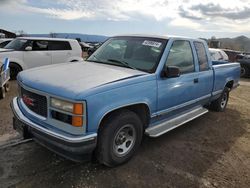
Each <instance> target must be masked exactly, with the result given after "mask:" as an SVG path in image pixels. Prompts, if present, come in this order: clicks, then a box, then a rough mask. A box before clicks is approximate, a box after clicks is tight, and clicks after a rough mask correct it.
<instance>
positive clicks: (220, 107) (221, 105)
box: [210, 87, 229, 112]
mask: <svg viewBox="0 0 250 188" xmlns="http://www.w3.org/2000/svg"><path fill="white" fill-rule="evenodd" d="M228 99H229V88H227V87H226V88H225V89H224V90H223V92H222V94H221V96H220V97H219V98H218V99H216V100H215V101H213V102H212V103H211V105H210V108H211V109H212V110H214V111H217V112H223V111H225V109H226V107H227V102H228Z"/></svg>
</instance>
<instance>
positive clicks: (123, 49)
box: [87, 37, 167, 73]
mask: <svg viewBox="0 0 250 188" xmlns="http://www.w3.org/2000/svg"><path fill="white" fill-rule="evenodd" d="M166 43H167V40H166V39H159V38H149V37H146V38H145V37H114V38H111V39H109V40H108V41H106V42H105V43H104V44H103V45H102V46H101V47H100V48H98V50H97V51H96V52H94V53H93V54H92V55H91V56H90V57H89V58H88V59H87V61H92V62H96V63H103V64H112V65H116V66H122V67H127V68H131V69H137V70H142V71H145V72H149V73H153V72H155V70H156V68H157V66H158V63H159V61H160V58H161V55H162V53H163V50H164V48H165V46H166Z"/></svg>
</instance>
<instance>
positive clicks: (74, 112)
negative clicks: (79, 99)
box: [50, 98, 86, 127]
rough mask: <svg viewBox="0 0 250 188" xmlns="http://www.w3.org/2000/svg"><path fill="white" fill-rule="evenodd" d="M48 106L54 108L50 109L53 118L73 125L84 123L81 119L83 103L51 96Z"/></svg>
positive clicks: (77, 125)
mask: <svg viewBox="0 0 250 188" xmlns="http://www.w3.org/2000/svg"><path fill="white" fill-rule="evenodd" d="M50 106H51V107H52V108H53V109H54V110H53V109H52V111H51V112H52V113H51V115H52V118H53V119H56V120H59V121H62V122H64V123H68V124H71V125H72V126H75V127H80V126H83V124H85V123H86V121H84V119H83V116H84V108H85V107H84V104H83V103H73V102H69V101H64V100H61V99H56V98H51V100H50ZM59 110H60V111H59ZM63 112H65V113H63Z"/></svg>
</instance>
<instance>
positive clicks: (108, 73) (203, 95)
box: [18, 36, 240, 134]
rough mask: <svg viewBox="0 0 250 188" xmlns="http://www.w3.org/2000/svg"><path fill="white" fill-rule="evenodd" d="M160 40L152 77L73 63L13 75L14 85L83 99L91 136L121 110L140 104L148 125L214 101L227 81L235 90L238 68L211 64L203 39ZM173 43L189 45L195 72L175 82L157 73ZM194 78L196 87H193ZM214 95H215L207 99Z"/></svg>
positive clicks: (123, 69)
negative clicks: (201, 56)
mask: <svg viewBox="0 0 250 188" xmlns="http://www.w3.org/2000/svg"><path fill="white" fill-rule="evenodd" d="M154 37H157V36H154ZM163 39H166V40H168V43H167V46H166V47H165V50H164V53H163V54H162V56H161V59H160V62H159V65H158V67H157V69H156V71H155V73H152V74H150V73H146V72H142V71H137V70H132V69H128V68H124V67H117V66H112V65H103V64H97V63H91V62H78V63H68V64H60V65H52V66H45V67H42V68H35V69H31V70H27V71H23V72H21V73H20V74H19V76H18V81H19V82H22V84H23V85H25V86H27V87H30V88H33V89H35V90H39V91H42V92H44V93H47V94H48V95H51V96H58V97H60V98H64V99H65V100H74V101H83V100H84V101H86V104H87V130H88V132H86V133H82V134H88V133H90V132H91V133H92V132H97V130H98V127H99V124H100V122H101V120H102V118H103V117H104V116H105V115H106V114H107V113H109V112H111V111H113V110H115V109H118V108H121V107H125V106H129V105H134V104H144V105H146V106H147V107H148V109H149V111H150V116H151V117H152V119H151V121H150V122H151V124H150V125H149V126H154V125H155V124H157V123H159V122H162V121H164V120H166V119H168V118H170V117H171V116H176V115H178V114H179V113H182V112H183V111H184V110H186V109H189V108H192V107H194V106H197V105H205V104H207V103H209V102H211V101H212V100H215V99H217V98H218V97H219V96H220V95H219V94H220V93H219V92H220V91H222V90H223V89H224V87H225V85H226V84H227V83H228V82H230V81H233V82H234V86H237V84H238V82H239V76H240V65H239V64H238V63H232V64H227V63H225V64H216V65H213V64H212V61H211V58H210V53H209V51H208V47H207V44H206V43H205V42H204V41H202V40H196V39H195V40H194V39H189V38H180V37H169V38H167V37H163ZM175 40H187V41H189V42H190V43H191V48H192V50H193V57H194V64H195V71H194V72H192V73H188V74H183V75H181V76H180V77H176V78H163V77H161V72H162V69H163V67H164V65H165V62H166V59H167V57H168V54H169V51H170V48H171V45H172V43H173V42H174V41H175ZM194 41H198V42H201V43H203V45H204V46H205V48H206V53H207V59H208V62H209V69H208V70H206V71H201V72H200V71H199V65H198V58H197V54H196V51H195V48H194V44H193V42H194ZM196 78H197V79H198V80H199V81H198V83H194V80H195V79H196ZM216 92H217V93H218V94H216V95H215V96H213V93H216ZM24 113H25V112H24ZM27 116H29V115H27ZM34 121H35V120H34ZM37 123H39V122H37ZM66 131H67V130H66ZM68 133H70V129H69V130H68Z"/></svg>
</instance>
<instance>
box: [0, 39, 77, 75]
mask: <svg viewBox="0 0 250 188" xmlns="http://www.w3.org/2000/svg"><path fill="white" fill-rule="evenodd" d="M6 57H8V58H9V59H10V77H11V79H15V78H16V76H17V74H18V73H19V72H20V71H22V70H26V69H30V68H34V67H39V66H43V65H50V64H57V63H65V62H74V61H81V60H82V50H81V47H80V45H79V43H78V42H77V40H73V39H59V38H33V37H32V38H31V37H20V38H16V39H14V40H13V41H11V42H10V43H9V44H7V45H6V46H5V47H4V48H2V49H0V59H4V58H6Z"/></svg>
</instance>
